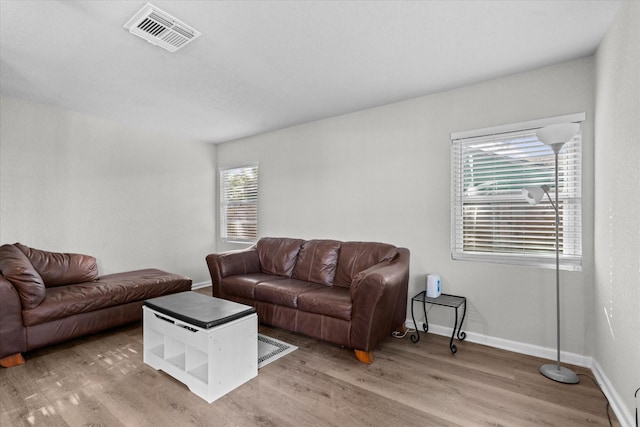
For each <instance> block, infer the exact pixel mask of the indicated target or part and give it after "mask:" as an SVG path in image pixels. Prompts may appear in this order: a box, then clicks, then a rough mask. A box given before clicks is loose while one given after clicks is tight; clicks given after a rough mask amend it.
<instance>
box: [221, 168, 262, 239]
mask: <svg viewBox="0 0 640 427" xmlns="http://www.w3.org/2000/svg"><path fill="white" fill-rule="evenodd" d="M220 236H221V237H222V239H223V240H227V241H232V242H252V241H255V240H256V238H257V236H258V165H251V166H244V167H238V168H232V169H223V170H221V171H220Z"/></svg>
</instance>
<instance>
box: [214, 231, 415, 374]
mask: <svg viewBox="0 0 640 427" xmlns="http://www.w3.org/2000/svg"><path fill="white" fill-rule="evenodd" d="M206 261H207V265H208V266H209V271H210V273H211V279H212V281H213V296H215V297H218V298H225V299H228V300H231V301H236V302H239V303H243V304H248V305H251V306H254V307H255V308H256V311H257V312H258V318H259V320H260V322H262V323H264V324H268V325H273V326H277V327H280V328H283V329H287V330H291V331H294V332H300V333H303V334H306V335H309V336H312V337H315V338H319V339H322V340H325V341H329V342H332V343H335V344H339V345H343V346H345V347H348V348H352V349H354V351H355V354H356V356H357V358H358V360H360V361H362V362H364V363H371V362H372V361H373V350H374V349H375V348H376V347H377V346H378V344H379V343H380V342H381V341H382V340H383V339H385V338H386V337H387V336H389V335H390V334H391V333H392V332H393V331H394V330H396V329H399V328H403V325H404V322H405V319H406V310H407V287H408V280H409V250H408V249H406V248H397V247H395V246H392V245H389V244H385V243H368V242H339V241H336V240H308V241H305V240H300V239H289V238H262V239H260V240H259V241H258V243H257V244H256V245H254V246H252V247H250V248H248V249H246V250H242V251H234V252H226V253H222V254H211V255H208V256H207V257H206Z"/></svg>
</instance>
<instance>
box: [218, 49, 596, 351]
mask: <svg viewBox="0 0 640 427" xmlns="http://www.w3.org/2000/svg"><path fill="white" fill-rule="evenodd" d="M593 68H594V67H593V58H592V57H591V58H586V59H581V60H576V61H572V62H568V63H564V64H560V65H557V66H553V67H547V68H544V69H539V70H534V71H531V72H527V73H522V74H517V75H513V76H510V77H506V78H501V79H497V80H493V81H488V82H485V83H481V84H476V85H473V86H468V87H463V88H460V89H457V90H452V91H448V92H443V93H439V94H435V95H430V96H425V97H420V98H416V99H412V100H408V101H404V102H399V103H396V104H391V105H386V106H383V107H379V108H374V109H370V110H365V111H361V112H356V113H353V114H348V115H343V116H338V117H334V118H330V119H327V120H322V121H317V122H313V123H308V124H304V125H300V126H296V127H291V128H288V129H283V130H280V131H276V132H271V133H267V134H264V135H259V136H255V137H251V138H246V139H242V140H238V141H232V142H229V143H225V144H221V145H219V146H218V151H217V158H218V165H219V166H220V167H228V166H233V165H236V164H243V163H247V162H253V161H258V162H259V167H260V171H259V179H260V183H259V185H260V200H259V234H260V235H261V236H288V237H301V238H334V239H338V240H365V241H382V242H388V243H392V244H395V245H398V246H404V247H407V248H409V249H410V250H411V280H410V285H409V286H410V289H409V293H410V294H411V295H413V294H416V293H417V292H419V291H420V290H422V289H424V282H425V275H426V274H427V273H429V272H439V273H440V274H441V276H442V280H443V287H444V291H445V292H447V293H454V294H462V295H465V296H467V297H468V298H469V304H470V312H469V314H468V319H467V322H466V327H465V329H466V330H468V331H471V332H474V333H476V334H483V335H486V336H490V337H495V338H497V339H502V340H510V341H516V342H520V343H525V344H526V345H531V346H542V347H544V348H546V349H548V353H549V355H550V357H555V355H554V353H553V349H555V347H556V344H555V339H556V338H555V337H556V333H555V325H556V322H555V272H554V271H553V270H548V269H535V268H526V267H517V266H505V265H495V264H483V263H472V262H464V261H452V260H451V257H450V142H449V134H450V133H451V132H455V131H464V130H470V129H475V128H483V127H488V126H496V125H501V124H508V123H514V122H521V121H527V120H534V119H539V118H544V117H550V116H556V115H563V114H569V113H576V112H586V116H587V121H586V122H585V124H584V128H583V142H584V149H583V150H584V152H583V157H584V158H583V164H584V169H585V172H584V190H583V199H584V202H583V203H584V214H583V227H584V238H583V244H584V248H583V252H584V269H583V271H582V272H562V281H563V298H562V302H563V306H562V310H563V313H564V317H563V349H564V350H566V351H569V352H573V353H577V354H578V355H588V354H590V351H591V349H590V348H589V347H590V345H589V342H590V339H589V334H590V332H588V328H585V326H588V325H591V324H592V311H591V308H592V306H593V292H592V289H593V282H592V280H593V279H592V278H593V242H592V237H591V230H592V229H593V215H592V211H593V190H592V189H593V172H592V171H593V116H594V109H593V102H594V92H593V87H594V76H593V72H594V70H593ZM309 102H313V100H309ZM235 247H237V246H232V245H229V244H224V242H219V243H218V249H219V250H224V249H231V248H235ZM429 320H430V321H433V322H435V323H437V324H440V325H450V324H451V322H452V315H451V311H446V310H443V309H441V308H438V309H434V310H432V312H431V314H430V318H429Z"/></svg>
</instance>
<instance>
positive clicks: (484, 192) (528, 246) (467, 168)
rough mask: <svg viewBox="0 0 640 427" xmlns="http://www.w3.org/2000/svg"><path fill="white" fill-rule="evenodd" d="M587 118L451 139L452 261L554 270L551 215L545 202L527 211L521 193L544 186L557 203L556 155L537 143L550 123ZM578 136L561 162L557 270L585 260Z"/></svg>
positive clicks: (542, 122)
mask: <svg viewBox="0 0 640 427" xmlns="http://www.w3.org/2000/svg"><path fill="white" fill-rule="evenodd" d="M582 121H584V113H582V114H572V115H568V116H562V117H556V118H551V119H544V120H536V121H533V122H527V123H520V124H515V125H508V126H500V127H497V128H490V129H483V130H477V131H469V132H458V133H454V134H452V135H451V143H452V154H451V159H452V165H451V166H452V167H451V173H452V180H451V183H452V189H451V197H452V201H451V216H452V218H451V228H452V230H451V248H452V249H451V254H452V257H453V259H459V260H472V261H485V262H497V263H508V264H521V265H532V266H541V267H554V268H555V255H556V252H555V210H554V209H553V205H552V204H551V203H550V202H549V199H548V198H547V197H546V195H545V198H544V199H543V200H542V201H541V202H540V203H539V204H537V205H530V204H529V203H527V201H526V200H525V199H524V196H523V195H522V188H524V187H531V186H541V185H543V184H546V185H548V186H549V188H550V190H549V193H550V196H551V198H552V199H554V200H555V193H554V192H555V191H556V189H555V156H554V153H553V151H552V150H551V148H549V147H548V146H546V145H544V144H543V143H542V142H540V141H539V140H538V139H537V138H536V130H537V129H539V128H541V127H543V126H547V125H550V124H553V123H562V122H582ZM581 141H582V130H581V129H580V130H579V131H578V134H577V135H576V136H575V137H574V138H573V139H572V140H571V141H570V142H568V143H566V144H565V145H564V147H563V149H562V150H561V151H560V154H559V157H558V187H559V193H558V198H559V202H558V210H559V215H560V222H559V233H558V234H559V247H560V268H562V269H564V270H580V269H581V262H582V261H581V260H582V201H581V179H582V178H581V171H582V153H581V145H582V144H581Z"/></svg>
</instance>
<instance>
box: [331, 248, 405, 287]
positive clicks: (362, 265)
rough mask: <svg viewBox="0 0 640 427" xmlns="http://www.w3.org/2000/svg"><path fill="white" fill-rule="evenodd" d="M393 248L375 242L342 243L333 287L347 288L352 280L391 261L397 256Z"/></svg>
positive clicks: (395, 249)
mask: <svg viewBox="0 0 640 427" xmlns="http://www.w3.org/2000/svg"><path fill="white" fill-rule="evenodd" d="M397 252H398V250H397V248H396V247H395V246H393V245H389V244H387V243H377V242H344V243H343V244H342V245H341V246H340V255H339V256H338V267H337V268H336V277H335V279H334V281H333V283H334V285H335V286H342V287H347V288H348V287H349V286H351V282H352V281H353V278H354V277H355V276H356V274H358V273H359V272H361V271H362V270H366V269H367V268H369V267H371V266H373V265H375V264H378V263H380V262H382V261H391V260H392V259H393V258H394V257H395V256H396V254H397Z"/></svg>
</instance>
